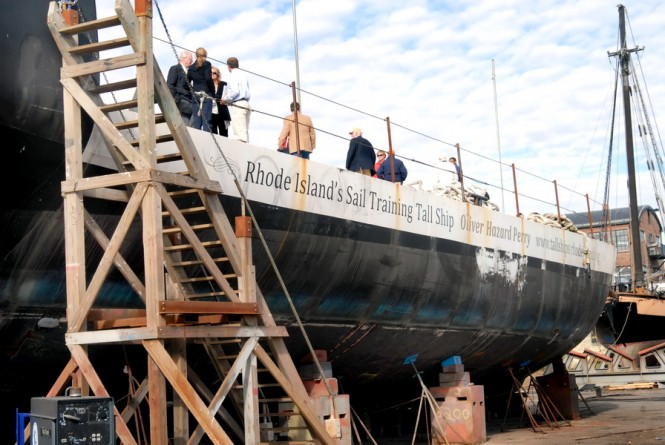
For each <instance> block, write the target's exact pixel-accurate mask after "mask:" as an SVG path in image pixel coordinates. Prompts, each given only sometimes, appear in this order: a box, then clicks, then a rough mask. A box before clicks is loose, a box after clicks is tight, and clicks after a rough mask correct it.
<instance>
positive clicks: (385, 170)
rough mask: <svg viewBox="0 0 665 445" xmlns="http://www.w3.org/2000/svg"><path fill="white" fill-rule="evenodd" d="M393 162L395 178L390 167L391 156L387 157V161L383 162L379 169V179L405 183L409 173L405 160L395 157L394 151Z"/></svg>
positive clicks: (377, 174) (377, 172)
mask: <svg viewBox="0 0 665 445" xmlns="http://www.w3.org/2000/svg"><path fill="white" fill-rule="evenodd" d="M391 156H392V158H393V159H392V163H393V166H394V169H395V178H394V181H393V176H392V171H391V169H390V162H391V161H390V157H388V158H386V160H385V161H383V163H382V164H381V166H380V167H379V169H378V170H377V171H376V177H377V178H379V179H385V180H386V181H392V182H399V183H400V184H403V183H404V181H406V175H407V174H408V172H407V170H406V166H405V165H404V162H402V161H401V160H400V159H397V158H396V157H395V153H392V155H391Z"/></svg>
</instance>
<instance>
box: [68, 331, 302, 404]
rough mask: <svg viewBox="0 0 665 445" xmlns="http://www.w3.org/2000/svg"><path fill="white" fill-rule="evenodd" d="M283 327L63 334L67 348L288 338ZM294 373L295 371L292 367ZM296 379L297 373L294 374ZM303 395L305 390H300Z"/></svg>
mask: <svg viewBox="0 0 665 445" xmlns="http://www.w3.org/2000/svg"><path fill="white" fill-rule="evenodd" d="M288 336H289V334H288V332H287V330H286V328H285V327H284V326H274V327H270V326H225V325H219V326H209V325H205V326H203V325H201V326H198V325H197V326H161V327H159V328H158V329H157V330H156V331H155V330H154V329H150V328H147V327H139V328H126V329H122V328H120V329H111V330H106V331H87V332H70V333H67V334H65V341H66V342H67V344H68V345H70V344H71V345H85V344H95V343H100V344H101V343H136V342H138V341H142V340H154V339H163V340H165V339H169V338H192V339H198V338H236V337H237V338H245V337H274V338H281V337H288ZM294 369H295V367H294ZM295 375H296V376H297V371H296V373H295ZM303 391H304V389H303Z"/></svg>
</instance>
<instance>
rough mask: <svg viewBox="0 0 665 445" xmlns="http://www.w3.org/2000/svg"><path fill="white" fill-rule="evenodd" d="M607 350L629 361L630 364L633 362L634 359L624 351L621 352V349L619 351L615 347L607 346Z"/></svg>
mask: <svg viewBox="0 0 665 445" xmlns="http://www.w3.org/2000/svg"><path fill="white" fill-rule="evenodd" d="M607 349H610V350H612V351H614V352H616V353H617V354H619V355H620V356H621V357H623V358H625V359H628V360H630V361H631V362H632V361H634V360H635V357H633V356H632V355H630V354H628V353H627V352H626V351H622V350H621V349H619V348H618V347H616V346H615V345H609V346H608V347H607Z"/></svg>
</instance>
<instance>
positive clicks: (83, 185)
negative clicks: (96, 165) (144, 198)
mask: <svg viewBox="0 0 665 445" xmlns="http://www.w3.org/2000/svg"><path fill="white" fill-rule="evenodd" d="M150 178H151V176H150V171H149V170H137V171H132V172H123V173H111V174H109V175H102V176H94V177H91V178H81V179H79V180H78V181H68V180H66V181H63V182H62V183H61V184H62V192H63V193H72V192H82V191H85V190H94V189H99V188H107V187H118V186H124V185H133V184H137V183H140V182H145V181H149V180H150Z"/></svg>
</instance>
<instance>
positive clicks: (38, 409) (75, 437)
mask: <svg viewBox="0 0 665 445" xmlns="http://www.w3.org/2000/svg"><path fill="white" fill-rule="evenodd" d="M30 424H31V433H30V443H31V445H64V444H67V445H69V444H86V445H113V444H114V443H115V417H114V414H113V399H112V398H110V397H33V398H32V399H31V400H30Z"/></svg>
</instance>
